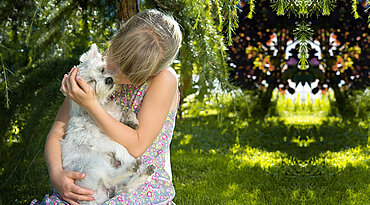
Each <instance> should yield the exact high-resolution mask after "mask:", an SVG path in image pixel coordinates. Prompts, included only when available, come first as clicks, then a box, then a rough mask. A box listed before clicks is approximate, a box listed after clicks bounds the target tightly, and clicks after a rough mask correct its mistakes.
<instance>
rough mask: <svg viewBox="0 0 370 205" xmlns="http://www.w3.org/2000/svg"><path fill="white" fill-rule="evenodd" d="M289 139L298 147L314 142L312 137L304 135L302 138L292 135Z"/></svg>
mask: <svg viewBox="0 0 370 205" xmlns="http://www.w3.org/2000/svg"><path fill="white" fill-rule="evenodd" d="M291 141H292V142H294V143H296V144H297V145H298V146H299V147H308V146H309V145H310V144H311V143H314V142H316V140H315V138H314V137H309V136H306V137H304V138H303V137H302V138H301V136H298V137H293V138H292V140H291Z"/></svg>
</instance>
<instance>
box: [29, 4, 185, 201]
mask: <svg viewBox="0 0 370 205" xmlns="http://www.w3.org/2000/svg"><path fill="white" fill-rule="evenodd" d="M181 40H182V36H181V31H180V28H179V25H178V23H177V22H176V21H175V20H174V19H173V18H172V17H171V16H167V15H165V14H163V13H161V12H159V11H157V10H146V11H142V12H140V13H138V14H136V15H135V16H133V17H132V18H130V19H129V20H128V21H127V22H126V23H125V24H123V25H122V26H121V28H120V30H118V32H117V33H116V35H115V36H114V37H113V39H112V41H111V44H110V46H109V48H108V52H107V56H106V61H107V66H106V69H105V71H104V72H111V73H113V74H114V75H115V82H116V83H117V84H119V85H118V88H117V89H116V91H115V92H114V93H113V94H112V96H111V98H110V99H111V100H115V101H116V102H117V103H120V104H121V105H122V110H123V111H127V110H133V111H134V112H135V113H136V114H137V117H138V120H139V128H138V129H137V130H134V129H131V128H130V127H128V126H126V125H124V124H122V123H120V122H118V121H116V120H115V119H113V118H112V117H111V116H110V115H109V114H108V113H107V112H105V110H103V109H102V107H101V105H100V104H99V103H98V102H97V100H96V99H95V96H94V94H93V92H92V91H91V90H90V87H89V86H88V85H87V84H86V82H85V81H84V80H83V79H81V78H79V76H76V73H77V71H78V68H72V70H71V71H70V74H69V75H65V76H64V78H63V82H62V90H63V91H64V92H65V93H66V95H67V97H66V99H65V100H64V103H63V104H62V105H61V107H60V109H59V112H58V115H57V117H56V119H55V122H54V124H53V126H52V128H51V130H50V132H49V135H48V137H47V140H46V145H45V158H46V163H47V166H48V170H49V175H50V180H51V183H52V184H53V186H54V187H55V189H54V193H53V194H52V195H50V196H49V195H46V196H45V198H44V199H43V201H42V202H38V201H37V200H34V201H32V203H31V204H55V202H56V203H57V204H59V203H60V204H64V203H65V202H68V203H69V204H72V205H75V204H78V202H77V200H80V201H92V200H94V199H93V198H92V197H91V195H92V194H93V192H92V191H91V190H88V189H84V188H82V187H79V186H77V185H76V184H75V183H74V180H76V179H83V178H84V177H85V174H84V173H79V172H72V171H64V170H63V169H62V159H61V149H60V139H62V138H63V137H64V135H65V130H66V125H67V123H68V119H69V105H70V100H73V101H75V102H76V103H78V104H79V105H81V106H82V107H83V108H84V109H85V110H86V111H87V112H88V113H89V114H90V116H91V117H92V118H93V119H94V120H95V122H96V124H97V126H99V128H100V129H101V130H102V131H103V132H104V133H105V134H106V135H107V136H109V137H111V138H112V139H113V140H115V141H116V142H118V143H120V144H121V145H123V146H124V147H125V148H126V149H127V150H128V152H129V153H130V154H131V155H132V156H134V157H136V158H139V157H141V159H142V163H143V164H153V165H155V166H156V169H155V172H154V174H153V175H152V176H151V179H150V180H147V181H146V182H145V184H143V185H141V186H139V187H138V188H137V189H136V190H135V191H134V192H133V193H121V194H118V195H117V196H115V197H113V198H112V199H111V200H109V201H108V202H106V204H172V203H173V202H172V199H173V198H174V195H175V190H174V188H173V184H172V176H171V168H170V158H169V154H170V151H169V145H170V142H171V139H172V134H173V129H174V125H175V116H176V110H177V105H178V99H179V96H178V93H179V92H178V90H177V83H178V82H177V77H176V73H175V72H174V70H173V69H172V68H171V67H170V65H171V63H172V61H173V60H174V58H175V57H176V55H177V53H178V51H179V48H180V45H181ZM142 167H144V166H142ZM138 171H139V172H140V171H141V169H139V170H138Z"/></svg>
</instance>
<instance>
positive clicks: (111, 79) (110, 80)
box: [105, 77, 113, 85]
mask: <svg viewBox="0 0 370 205" xmlns="http://www.w3.org/2000/svg"><path fill="white" fill-rule="evenodd" d="M105 84H107V85H112V84H113V78H111V77H108V78H106V79H105Z"/></svg>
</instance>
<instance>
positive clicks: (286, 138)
mask: <svg viewBox="0 0 370 205" xmlns="http://www.w3.org/2000/svg"><path fill="white" fill-rule="evenodd" d="M224 96H226V97H225V98H226V102H227V103H226V104H222V103H220V101H222V99H221V98H219V99H218V101H217V100H215V99H214V98H213V97H212V96H211V97H210V98H209V99H208V100H211V102H210V103H208V104H202V103H199V102H197V101H196V100H194V101H193V102H192V104H191V105H192V106H191V107H188V108H187V110H188V113H187V115H185V119H184V120H183V121H181V122H180V121H179V122H178V124H177V127H176V132H175V135H174V140H173V143H172V145H171V149H172V150H173V152H172V153H173V155H172V158H171V159H172V165H173V172H174V184H175V188H176V191H177V195H176V198H175V202H176V203H177V204H284V205H285V204H325V205H326V204H359V205H362V204H370V186H369V184H370V172H369V166H370V161H369V158H370V156H369V153H370V151H369V146H370V144H369V137H368V132H369V131H368V127H369V121H368V120H358V121H351V122H350V121H343V120H342V118H341V117H339V116H330V115H328V112H327V113H325V114H323V112H321V114H318V115H294V114H289V115H286V116H275V117H273V116H270V117H267V118H265V119H264V120H262V121H261V120H256V119H253V118H245V116H247V115H246V114H245V113H241V112H240V111H243V110H244V111H245V110H246V109H247V106H246V105H245V104H243V103H235V102H234V104H233V102H232V101H230V96H232V97H231V98H235V95H233V94H230V93H229V94H225V95H224ZM236 97H237V96H236ZM244 97H245V96H244ZM236 101H237V100H236ZM241 101H242V100H239V101H237V102H241ZM316 102H319V101H316ZM197 103H199V104H197ZM326 105H328V104H326ZM197 106H201V108H199V107H197ZM312 106H313V105H312ZM315 106H316V107H317V106H318V105H315ZM208 108H209V109H208ZM217 108H223V110H220V109H217ZM327 108H328V110H329V108H330V107H327ZM197 109H198V110H202V112H198V113H196V110H197ZM233 111H237V112H233ZM295 112H296V111H295ZM311 112H312V111H311ZM302 113H303V112H300V114H302ZM243 114H244V115H243ZM220 116H221V117H220Z"/></svg>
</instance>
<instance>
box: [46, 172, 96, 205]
mask: <svg viewBox="0 0 370 205" xmlns="http://www.w3.org/2000/svg"><path fill="white" fill-rule="evenodd" d="M85 175H86V174H84V173H81V172H73V171H61V172H59V173H57V174H55V175H53V176H52V175H50V179H51V182H52V184H53V185H54V187H55V188H56V189H57V191H58V193H59V194H60V196H61V197H62V198H63V200H64V201H66V202H68V203H69V204H72V205H76V204H79V203H78V202H77V200H78V201H94V200H95V199H94V198H93V197H92V196H90V195H93V194H94V192H93V191H91V190H88V189H84V188H81V187H79V186H77V185H76V184H75V183H74V182H75V180H76V179H83V178H84V177H85Z"/></svg>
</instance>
